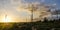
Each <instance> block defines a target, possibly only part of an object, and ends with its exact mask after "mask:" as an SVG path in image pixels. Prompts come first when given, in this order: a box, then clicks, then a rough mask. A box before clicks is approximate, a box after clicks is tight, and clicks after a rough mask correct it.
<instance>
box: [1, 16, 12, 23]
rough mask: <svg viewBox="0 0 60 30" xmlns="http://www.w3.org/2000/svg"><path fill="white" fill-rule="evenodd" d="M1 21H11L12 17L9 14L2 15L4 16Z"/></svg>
mask: <svg viewBox="0 0 60 30" xmlns="http://www.w3.org/2000/svg"><path fill="white" fill-rule="evenodd" d="M1 22H12V19H11V17H9V16H4V17H2V21H1Z"/></svg>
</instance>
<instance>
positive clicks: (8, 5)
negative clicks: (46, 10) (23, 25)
mask: <svg viewBox="0 0 60 30" xmlns="http://www.w3.org/2000/svg"><path fill="white" fill-rule="evenodd" d="M31 2H38V3H41V2H43V3H46V4H50V5H56V7H57V8H60V0H0V18H2V17H3V16H4V15H5V14H7V16H9V17H11V18H12V19H13V20H15V21H26V19H29V18H30V11H27V10H26V9H19V7H20V6H21V5H22V4H27V3H31ZM34 17H38V16H34ZM0 20H1V19H0ZM28 21H30V20H28Z"/></svg>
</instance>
